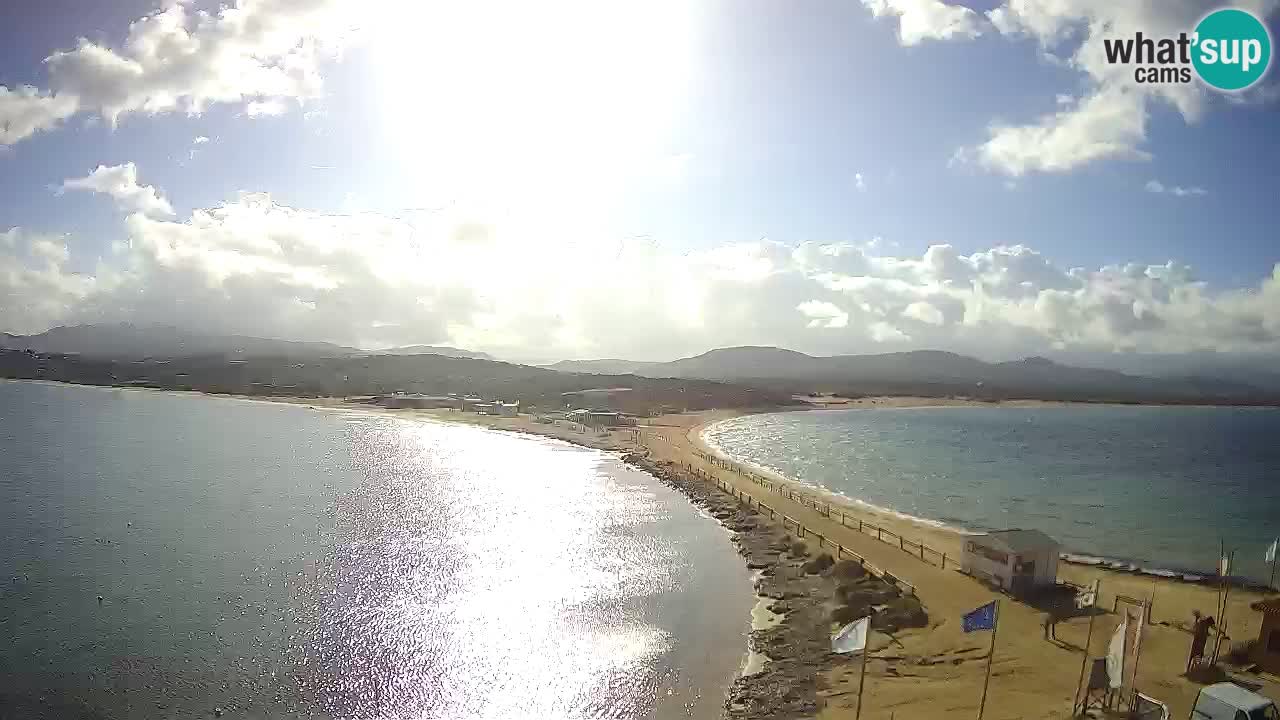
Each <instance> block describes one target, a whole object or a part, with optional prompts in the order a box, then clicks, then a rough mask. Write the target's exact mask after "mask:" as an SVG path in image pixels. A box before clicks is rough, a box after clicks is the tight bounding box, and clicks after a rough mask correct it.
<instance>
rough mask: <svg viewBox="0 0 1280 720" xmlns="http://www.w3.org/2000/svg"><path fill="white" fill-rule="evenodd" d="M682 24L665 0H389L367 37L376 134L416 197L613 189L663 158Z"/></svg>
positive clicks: (681, 52)
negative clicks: (394, 151)
mask: <svg viewBox="0 0 1280 720" xmlns="http://www.w3.org/2000/svg"><path fill="white" fill-rule="evenodd" d="M692 24H693V23H692V16H691V12H690V11H689V10H688V9H687V6H684V5H682V4H681V3H678V2H671V1H668V0H659V1H658V2H645V3H636V4H632V5H625V6H624V5H621V4H618V3H600V2H583V1H576V0H571V1H568V2H550V3H486V2H481V3H450V2H422V3H420V2H416V1H414V0H408V1H406V2H400V3H395V4H393V6H392V7H391V8H390V10H389V11H388V12H386V13H384V14H382V15H381V16H380V20H379V21H378V23H377V26H376V30H375V32H374V33H373V39H372V41H371V45H372V50H373V52H374V54H375V57H376V61H375V67H374V72H375V75H376V77H375V78H374V82H375V83H376V85H377V89H378V93H377V94H378V102H379V105H380V113H381V117H382V122H383V128H384V130H385V132H386V134H387V139H388V141H389V142H393V143H395V145H396V146H397V148H398V150H402V151H403V152H404V153H406V155H405V157H407V158H410V159H412V160H416V161H417V162H416V163H414V165H415V166H417V167H419V168H420V170H421V175H420V176H419V177H416V178H415V179H414V181H415V182H416V183H418V184H419V185H420V187H421V192H422V194H423V195H424V196H425V197H427V198H432V197H447V198H456V197H457V196H458V195H460V194H461V195H466V196H469V197H472V198H477V197H478V198H485V199H488V200H491V201H497V202H499V203H502V204H503V205H507V206H510V205H511V204H512V203H516V204H518V203H520V202H522V201H532V202H534V203H536V202H538V198H545V196H546V195H547V194H560V195H566V194H579V193H586V194H593V193H600V192H609V191H611V190H616V189H617V186H618V185H619V184H620V183H626V182H627V180H628V177H629V176H630V175H632V174H635V173H636V172H638V168H645V167H650V168H651V167H653V165H654V163H655V160H656V158H660V157H662V156H665V155H669V154H672V153H673V151H672V150H671V149H670V148H669V147H668V143H669V130H670V127H671V125H672V123H673V121H674V119H675V118H676V117H677V116H678V114H679V113H680V111H681V109H682V106H683V104H684V101H685V98H686V96H687V90H688V85H689V81H690V67H691V65H692V61H691V57H690V55H691V53H690V35H691V34H692Z"/></svg>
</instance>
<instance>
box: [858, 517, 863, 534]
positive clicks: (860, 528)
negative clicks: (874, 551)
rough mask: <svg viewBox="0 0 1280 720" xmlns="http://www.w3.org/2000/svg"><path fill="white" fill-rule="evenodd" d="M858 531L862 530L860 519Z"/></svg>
mask: <svg viewBox="0 0 1280 720" xmlns="http://www.w3.org/2000/svg"><path fill="white" fill-rule="evenodd" d="M858 532H862V521H861V520H859V521H858Z"/></svg>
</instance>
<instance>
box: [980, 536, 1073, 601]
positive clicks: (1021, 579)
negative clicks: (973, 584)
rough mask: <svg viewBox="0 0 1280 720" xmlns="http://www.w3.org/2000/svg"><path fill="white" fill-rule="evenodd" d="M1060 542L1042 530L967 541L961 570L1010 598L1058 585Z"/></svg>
mask: <svg viewBox="0 0 1280 720" xmlns="http://www.w3.org/2000/svg"><path fill="white" fill-rule="evenodd" d="M1060 551H1061V546H1060V545H1059V544H1058V541H1057V540H1054V539H1053V538H1051V537H1049V536H1048V535H1046V534H1044V533H1042V532H1040V531H1039V530H1022V529H1019V528H1013V529H1009V530H996V531H993V532H989V533H983V534H981V535H971V536H968V537H966V538H965V543H964V552H963V553H962V555H961V556H960V567H961V570H962V571H963V572H965V573H967V574H969V575H972V576H973V577H976V578H979V579H982V580H985V581H987V582H989V583H991V584H992V585H995V586H996V587H999V588H1000V589H1001V590H1004V591H1005V592H1007V593H1009V594H1011V595H1024V594H1026V593H1028V592H1031V591H1032V590H1035V589H1036V588H1039V587H1043V586H1046V585H1053V584H1054V583H1056V582H1057V581H1058V554H1059V552H1060Z"/></svg>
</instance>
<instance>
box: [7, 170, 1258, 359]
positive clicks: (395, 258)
mask: <svg viewBox="0 0 1280 720" xmlns="http://www.w3.org/2000/svg"><path fill="white" fill-rule="evenodd" d="M91 177H92V176H91ZM134 185H136V181H135V182H134ZM123 237H124V238H126V240H125V241H122V242H120V243H119V244H118V245H117V246H116V247H115V248H114V250H113V251H112V253H111V254H110V255H109V256H107V257H106V258H103V259H102V260H101V261H100V262H99V263H98V264H97V265H96V266H93V269H92V271H90V272H86V273H83V274H82V273H77V272H74V271H72V269H71V268H73V267H88V266H89V265H87V264H86V263H85V262H83V261H81V262H77V260H78V258H72V257H69V254H68V251H67V243H66V242H65V239H64V238H60V237H48V236H39V235H33V234H31V233H29V232H27V231H25V230H18V229H14V230H10V231H8V232H6V233H0V321H2V322H3V323H4V324H5V328H4V329H7V330H10V331H13V330H18V331H33V330H43V329H44V328H45V327H48V326H49V325H52V324H65V323H73V322H86V321H116V320H129V321H135V322H161V323H169V324H175V325H179V326H188V327H200V328H205V329H209V330H214V331H223V332H237V333H246V334H251V335H265V336H274V337H285V338H296V339H313V340H330V341H335V342H341V343H347V344H356V345H366V346H375V345H380V344H410V343H417V342H432V343H450V344H455V345H460V346H465V347H470V348H474V349H478V350H487V351H490V352H494V353H498V354H500V355H502V356H504V357H510V358H515V359H554V358H557V357H592V356H594V357H601V356H621V357H635V358H639V359H660V358H671V357H676V356H680V355H688V354H693V353H697V352H701V351H703V350H706V349H707V348H709V347H714V346H728V345H741V344H754V345H782V346H788V347H794V348H796V349H800V350H805V351H809V352H817V353H840V352H872V351H877V350H895V349H909V348H940V349H948V350H955V351H959V352H968V353H972V354H977V355H981V356H997V357H1000V356H1006V357H1007V356H1013V355H1024V354H1036V353H1043V352H1046V351H1048V350H1052V349H1060V350H1073V351H1116V350H1142V351H1150V352H1181V351H1188V350H1216V351H1222V352H1236V351H1250V352H1280V266H1277V267H1276V268H1273V269H1272V271H1271V272H1270V274H1269V275H1268V277H1267V278H1266V279H1265V280H1263V281H1262V282H1260V283H1258V284H1256V285H1254V286H1252V287H1242V288H1236V289H1224V290H1218V289H1212V288H1210V287H1209V286H1208V285H1206V284H1205V283H1203V282H1200V281H1198V280H1196V279H1195V276H1194V273H1193V272H1192V271H1191V269H1190V268H1187V267H1185V266H1181V265H1178V264H1175V263H1164V264H1156V265H1151V264H1140V263H1135V264H1129V265H1117V266H1108V267H1103V268H1100V269H1096V270H1085V269H1080V268H1067V267H1063V266H1061V265H1059V264H1057V263H1054V262H1053V261H1052V260H1050V259H1049V258H1048V257H1046V256H1044V255H1042V254H1041V253H1039V252H1037V251H1035V250H1034V249H1032V248H1029V247H1026V246H1022V245H1014V246H1000V247H994V248H990V249H987V250H982V251H978V252H972V253H962V252H960V251H958V250H957V249H956V248H955V247H953V246H950V245H934V246H932V247H930V248H929V249H928V250H927V251H925V252H924V253H922V254H920V255H915V256H912V255H903V254H901V253H900V252H898V251H894V250H892V249H890V247H889V244H888V243H874V244H873V243H865V244H861V245H855V244H850V243H834V244H823V243H804V244H801V245H797V246H789V245H784V244H782V243H778V242H773V241H769V240H759V241H753V242H737V243H729V244H725V245H721V246H718V247H714V248H710V249H706V250H700V251H695V252H692V253H687V254H681V253H678V252H674V251H668V250H665V249H664V248H663V245H662V243H655V242H651V241H634V242H633V241H623V242H622V243H618V242H602V241H600V239H599V238H598V237H597V238H590V237H588V238H583V239H582V240H581V241H579V240H575V239H572V238H566V237H564V236H563V235H560V234H557V233H555V232H547V233H542V232H538V231H532V230H531V229H530V228H529V227H527V226H523V225H518V224H517V225H513V224H510V223H509V221H508V219H506V218H505V217H504V219H502V220H500V221H494V220H486V219H485V218H484V217H483V216H477V215H469V214H467V213H464V212H462V211H456V210H454V209H445V210H442V211H440V212H438V213H434V214H432V215H431V216H429V217H427V218H424V219H421V220H418V221H415V223H413V224H411V223H409V222H406V221H404V220H401V219H397V218H392V217H386V216H383V215H378V214H373V213H357V214H346V215H340V214H329V213H321V212H314V211H310V210H305V209H299V208H291V207H286V206H283V205H280V204H279V203H277V202H275V201H274V200H273V199H272V198H271V197H270V196H267V195H263V194H245V195H242V196H240V197H237V198H235V199H233V200H230V201H227V202H225V203H223V204H220V205H218V206H216V207H212V208H208V209H202V210H197V211H195V212H194V213H192V214H191V215H190V216H188V217H186V218H182V219H169V218H162V217H157V216H155V215H154V214H153V215H151V216H148V215H146V214H143V213H140V212H134V213H132V214H129V215H128V216H127V217H125V219H124V224H123ZM565 257H573V258H574V262H573V263H566V262H564V261H563V258H565Z"/></svg>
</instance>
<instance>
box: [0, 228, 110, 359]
mask: <svg viewBox="0 0 1280 720" xmlns="http://www.w3.org/2000/svg"><path fill="white" fill-rule="evenodd" d="M68 257H69V253H68V251H67V246H66V240H65V238H63V237H60V236H56V235H40V234H33V233H30V232H27V231H26V230H24V229H22V228H16V227H15V228H10V229H9V230H7V231H5V232H0V325H2V327H3V331H6V332H19V333H29V332H40V331H43V330H47V329H48V328H49V327H50V326H52V325H56V324H58V323H59V322H61V321H62V320H63V319H64V318H67V317H70V316H71V315H72V314H73V313H74V312H75V311H76V308H77V307H79V305H80V304H81V303H82V302H84V300H85V298H86V297H88V295H89V293H90V292H91V291H92V289H93V284H94V278H93V277H91V276H86V275H81V274H79V273H75V272H72V271H71V270H70V269H68V268H67V260H68Z"/></svg>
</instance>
